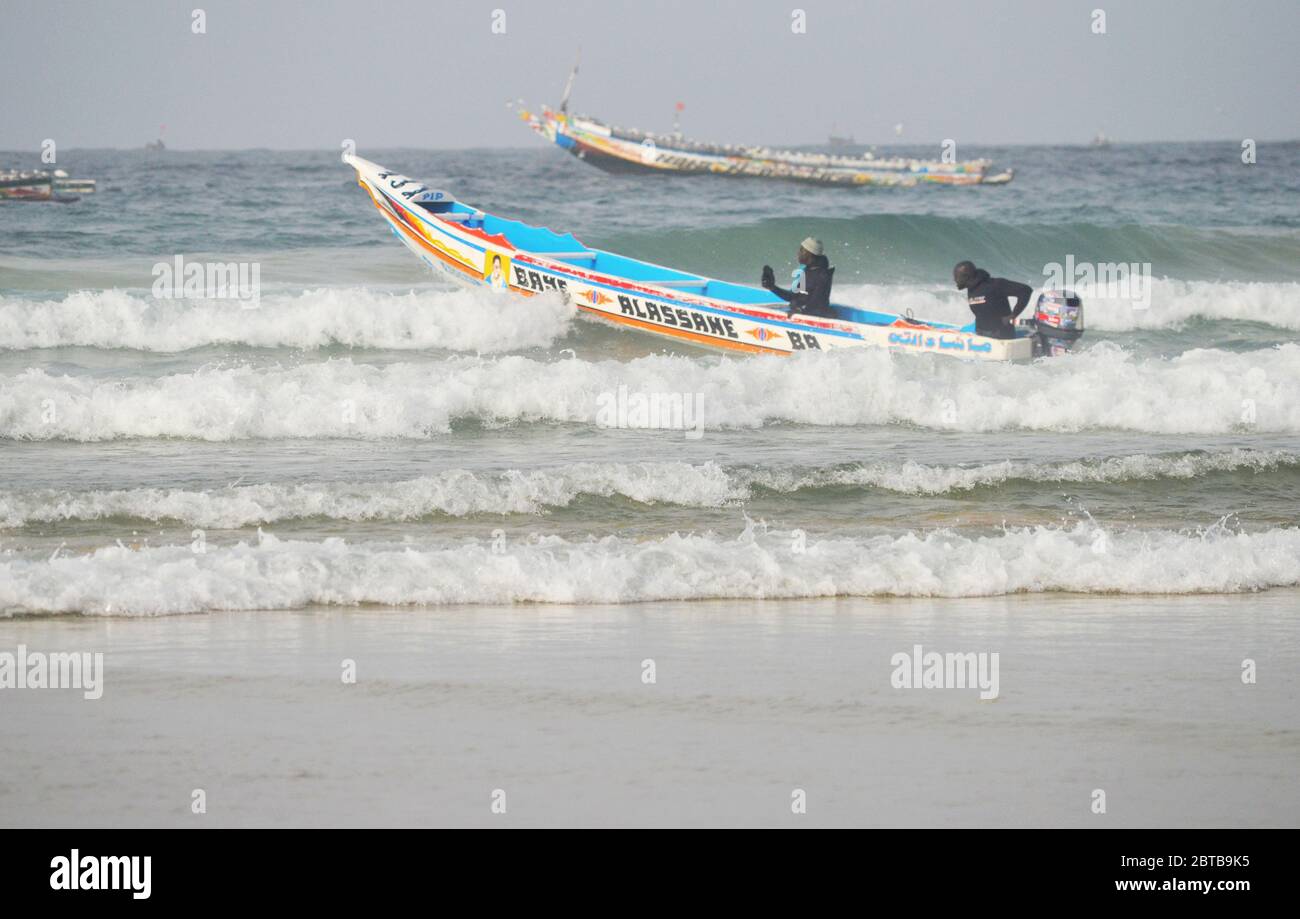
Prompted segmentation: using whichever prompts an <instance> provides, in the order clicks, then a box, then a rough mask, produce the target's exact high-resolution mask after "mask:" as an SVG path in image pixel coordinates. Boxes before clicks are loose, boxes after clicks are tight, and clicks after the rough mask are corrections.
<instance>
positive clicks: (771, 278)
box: [761, 236, 835, 318]
mask: <svg viewBox="0 0 1300 919" xmlns="http://www.w3.org/2000/svg"><path fill="white" fill-rule="evenodd" d="M797 258H798V259H799V267H798V268H796V269H795V270H794V275H793V277H792V278H791V281H790V289H789V290H785V289H784V288H781V287H777V286H776V275H775V274H774V273H773V272H772V266H771V265H764V266H763V277H762V281H761V283H762V285H763V286H764V287H765V288H767V289H768V290H770V291H771V292H772V293H774V294H776V295H777V296H778V297H780V298H781V299H782V300H784V301H785V302H786V303H789V304H790V308H789V309H788V310H787V311H786V312H787V315H793V314H794V313H804V314H806V315H809V316H822V317H826V318H834V317H835V311H834V310H832V309H831V279H832V278H833V277H834V276H835V269H834V268H832V267H831V263H830V261H829V260H827V258H826V256H825V255H824V254H823V252H822V242H821V240H820V239H813V238H812V237H811V236H809V237H808V238H807V239H805V240H804V241H803V243H801V244H800V246H799V255H798V256H797Z"/></svg>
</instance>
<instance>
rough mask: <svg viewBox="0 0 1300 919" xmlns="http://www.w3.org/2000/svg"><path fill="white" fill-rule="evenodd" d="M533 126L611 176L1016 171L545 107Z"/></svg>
mask: <svg viewBox="0 0 1300 919" xmlns="http://www.w3.org/2000/svg"><path fill="white" fill-rule="evenodd" d="M520 117H522V118H523V119H524V121H526V122H527V123H528V124H529V126H530V127H531V128H532V129H533V130H534V131H536V132H537V133H538V134H540V135H541V136H542V137H545V138H546V139H547V140H548V141H550V142H551V143H553V144H555V145H556V146H557V147H559V148H560V149H562V150H565V151H567V152H568V153H570V154H572V155H573V156H576V157H577V158H578V159H580V160H583V161H584V162H587V163H590V164H591V165H593V166H598V167H600V168H601V169H604V170H606V171H608V172H634V173H635V172H640V173H654V172H666V173H678V174H689V173H700V174H709V175H726V176H749V177H756V178H766V179H786V180H791V181H797V182H810V183H814V184H818V185H878V186H891V187H913V186H916V185H922V184H934V185H1005V184H1006V183H1007V182H1010V181H1011V179H1012V178H1013V177H1014V173H1013V172H1012V171H1011V170H1009V169H1008V170H1005V171H1003V172H998V173H993V172H990V167H991V166H992V165H993V164H992V161H990V160H968V161H966V162H960V163H958V162H954V163H947V162H943V161H941V160H920V159H909V158H904V157H891V158H888V159H884V158H877V157H875V156H873V155H872V154H870V153H867V154H863V155H861V156H835V155H832V154H826V153H806V152H803V151H797V150H773V149H770V148H767V147H754V146H734V145H721V144H708V143H701V142H698V141H693V140H689V139H687V138H684V137H681V136H680V135H677V134H652V133H648V132H643V131H638V130H636V129H635V128H620V127H616V126H613V125H609V124H606V123H605V122H602V121H598V120H597V119H595V118H587V117H575V116H571V115H568V114H566V113H564V112H559V111H554V110H552V109H550V108H549V107H543V109H542V111H541V113H540V114H534V113H531V112H528V111H526V110H525V111H522V112H521V113H520Z"/></svg>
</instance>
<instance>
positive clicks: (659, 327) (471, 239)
mask: <svg viewBox="0 0 1300 919" xmlns="http://www.w3.org/2000/svg"><path fill="white" fill-rule="evenodd" d="M343 159H344V161H345V162H346V163H347V164H348V165H350V166H352V167H353V168H354V169H355V170H356V172H357V182H358V184H359V185H360V186H361V187H362V188H364V189H365V190H366V191H367V192H368V193H369V194H370V198H371V200H372V201H373V202H374V205H375V207H376V208H378V209H379V213H380V214H381V215H382V216H383V218H384V219H385V220H386V221H387V222H388V225H389V226H390V228H391V229H392V231H393V234H394V235H395V236H397V238H398V239H400V240H401V241H402V242H403V243H404V244H405V245H406V247H407V248H408V249H410V250H411V251H412V252H414V253H415V254H416V255H418V256H419V257H420V258H421V259H423V260H424V261H425V263H427V264H428V265H429V266H430V267H432V268H435V269H437V270H439V271H442V272H446V273H447V274H449V275H451V276H452V277H453V278H455V279H456V280H458V281H462V282H464V283H468V284H471V285H485V286H488V287H491V288H493V289H496V290H499V291H502V292H503V293H504V292H506V291H510V292H513V293H518V294H524V295H529V296H531V295H535V294H546V293H551V294H554V295H557V296H560V297H563V298H564V299H565V300H566V301H568V302H569V303H571V304H573V305H574V306H576V307H577V308H578V309H579V310H581V311H582V312H583V313H584V314H586V315H589V316H593V317H597V318H599V319H603V320H606V321H608V322H612V323H614V324H616V325H620V326H624V327H627V328H632V329H637V330H640V331H645V332H653V333H655V334H658V335H664V336H667V337H669V338H673V339H676V340H678V341H683V342H689V343H691V344H696V345H704V346H707V347H712V348H721V349H725V350H731V351H747V352H757V353H771V354H790V353H793V352H796V351H827V350H830V349H833V348H855V347H881V348H889V349H892V350H896V351H907V352H930V353H935V354H948V355H954V356H958V357H965V358H975V359H978V360H988V361H1014V360H1029V359H1030V358H1032V357H1034V356H1035V355H1036V354H1040V353H1045V354H1053V353H1058V352H1059V351H1060V350H1064V347H1063V346H1061V345H1060V342H1059V341H1057V342H1056V343H1055V344H1053V343H1052V341H1049V339H1048V338H1046V337H1045V335H1044V332H1043V327H1042V326H1040V327H1039V328H1037V329H1035V328H1030V327H1021V328H1017V329H1016V330H1015V334H1016V336H1017V337H1016V338H1012V339H995V338H987V337H984V336H981V335H977V334H975V332H974V326H973V325H970V326H956V325H951V324H948V323H942V322H926V321H924V320H920V319H914V318H912V317H910V316H899V315H896V314H893V313H882V312H875V311H873V310H866V309H859V308H857V307H853V306H845V305H840V304H832V309H833V311H834V313H835V317H834V318H820V317H815V316H806V315H801V314H795V315H788V314H787V313H786V304H785V302H784V301H782V300H780V299H778V298H777V297H776V296H775V295H773V294H772V293H770V292H769V291H767V290H764V289H762V288H759V287H749V286H746V285H744V284H734V283H731V282H729V281H719V280H716V279H714V278H708V277H704V276H702V275H698V274H691V273H689V272H685V271H678V270H675V269H673V268H665V267H664V266H662V265H655V264H653V263H651V262H643V261H638V260H637V259H633V258H628V257H627V256H623V255H616V254H614V253H613V252H605V251H604V250H601V249H593V248H591V247H589V246H585V245H583V244H582V243H581V242H579V241H578V240H577V239H576V238H574V236H573V235H572V234H571V233H556V232H554V231H552V230H548V229H545V228H543V227H534V226H529V225H528V224H525V223H521V222H519V221H517V220H509V219H506V218H504V217H497V216H494V215H492V214H487V213H484V212H483V211H480V210H477V209H476V208H474V207H471V206H470V205H468V204H463V203H461V202H459V201H456V200H455V199H454V198H452V196H451V195H449V194H448V193H447V192H445V191H440V190H437V189H434V188H430V187H429V186H427V185H424V184H422V183H420V182H417V181H415V180H413V179H409V178H407V177H406V176H404V175H400V174H398V173H396V172H393V171H392V170H389V169H385V168H384V167H382V166H379V165H376V164H375V163H372V162H370V161H369V160H365V159H362V158H361V157H359V156H355V155H352V154H348V155H345V156H344V158H343ZM1053 296H1054V295H1053V294H1044V295H1043V297H1041V298H1040V301H1039V312H1038V314H1037V317H1036V318H1038V319H1041V320H1042V322H1046V323H1048V324H1052V323H1053V322H1055V323H1056V324H1058V325H1059V324H1061V323H1069V324H1070V328H1069V329H1068V330H1067V331H1066V332H1065V333H1063V335H1064V338H1065V339H1068V340H1072V339H1073V338H1075V337H1077V336H1078V334H1080V333H1081V331H1082V307H1081V306H1077V304H1078V301H1077V299H1076V298H1073V297H1072V296H1071V297H1068V298H1067V297H1063V296H1062V297H1056V299H1053ZM1048 310H1054V311H1055V315H1056V316H1057V319H1056V320H1052V319H1051V315H1052V314H1051V313H1050V312H1047V311H1048Z"/></svg>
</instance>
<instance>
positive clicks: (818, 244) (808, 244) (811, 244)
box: [802, 236, 822, 255]
mask: <svg viewBox="0 0 1300 919" xmlns="http://www.w3.org/2000/svg"><path fill="white" fill-rule="evenodd" d="M802 246H803V247H804V248H805V249H807V250H808V251H809V252H810V253H812V254H813V255H821V254H822V241H821V240H820V239H815V238H813V237H812V236H809V237H808V238H807V239H805V240H804V241H803V243H802Z"/></svg>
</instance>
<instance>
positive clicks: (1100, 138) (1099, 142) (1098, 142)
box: [1088, 131, 1110, 150]
mask: <svg viewBox="0 0 1300 919" xmlns="http://www.w3.org/2000/svg"><path fill="white" fill-rule="evenodd" d="M1088 146H1090V147H1092V148H1093V149H1095V150H1105V149H1106V148H1107V147H1109V146H1110V138H1109V137H1107V136H1106V134H1105V132H1103V131H1098V132H1097V136H1096V137H1094V138H1093V139H1092V142H1091V143H1090V144H1089V145H1088Z"/></svg>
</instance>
